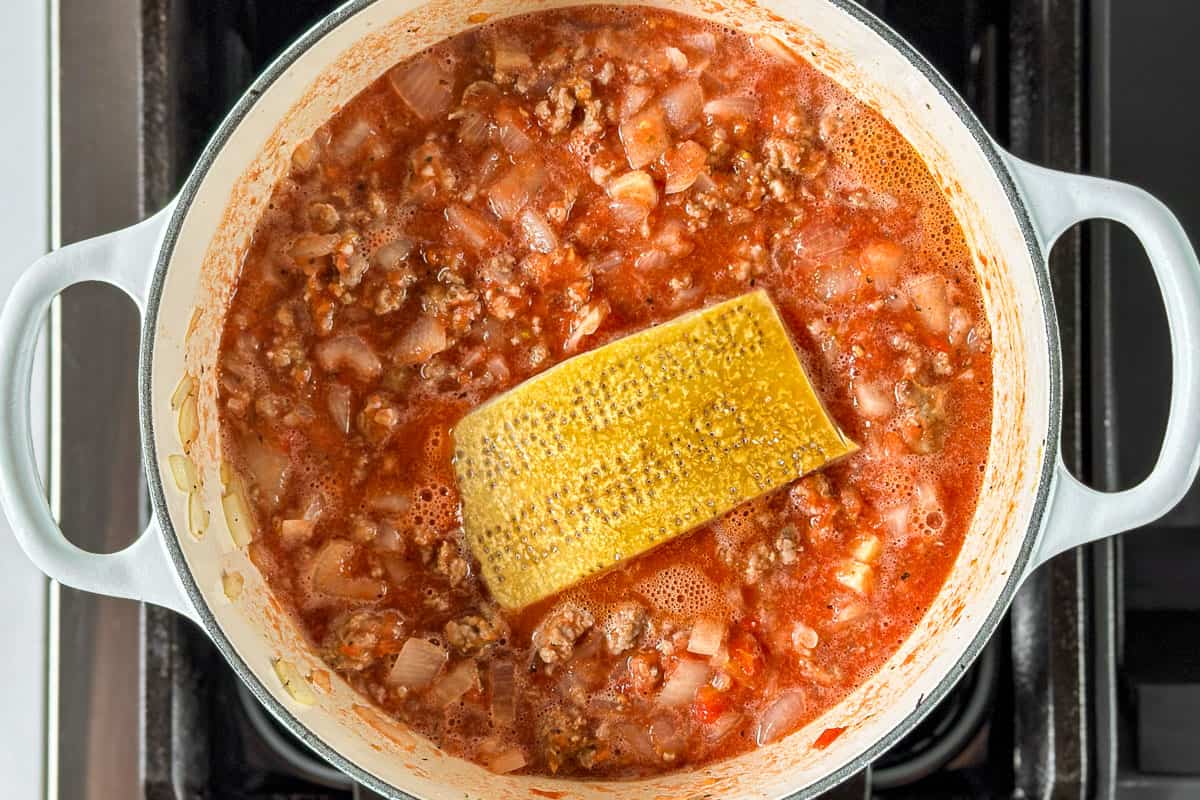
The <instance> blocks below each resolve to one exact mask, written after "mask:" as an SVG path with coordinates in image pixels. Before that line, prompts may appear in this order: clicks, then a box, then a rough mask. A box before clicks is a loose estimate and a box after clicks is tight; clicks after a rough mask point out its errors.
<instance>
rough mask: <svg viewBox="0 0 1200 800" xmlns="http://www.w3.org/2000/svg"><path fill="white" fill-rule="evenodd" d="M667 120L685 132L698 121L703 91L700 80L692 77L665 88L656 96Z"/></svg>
mask: <svg viewBox="0 0 1200 800" xmlns="http://www.w3.org/2000/svg"><path fill="white" fill-rule="evenodd" d="M658 104H659V105H660V106H662V110H663V113H664V114H665V115H666V117H667V122H669V123H670V124H671V127H672V128H674V129H675V130H677V131H681V132H687V131H689V130H691V129H692V127H694V126H695V125H696V123H697V122H699V121H700V112H701V110H702V109H703V108H704V91H703V90H702V89H701V88H700V82H699V81H697V80H696V79H694V78H692V79H689V80H685V81H680V82H679V83H677V84H675V85H674V86H672V87H671V88H670V89H667V90H666V91H665V92H663V93H662V94H661V95H659V97H658Z"/></svg>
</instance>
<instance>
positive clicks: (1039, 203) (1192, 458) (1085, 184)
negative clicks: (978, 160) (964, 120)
mask: <svg viewBox="0 0 1200 800" xmlns="http://www.w3.org/2000/svg"><path fill="white" fill-rule="evenodd" d="M1006 156H1007V161H1008V166H1009V169H1010V171H1011V172H1012V174H1013V177H1014V178H1015V179H1016V182H1017V184H1018V185H1019V186H1020V188H1021V193H1022V194H1023V195H1024V197H1025V200H1026V201H1027V203H1028V206H1029V210H1030V213H1031V214H1032V215H1033V221H1034V225H1035V227H1036V228H1037V233H1038V237H1039V239H1040V240H1041V243H1042V251H1043V252H1045V253H1049V252H1050V246H1051V245H1052V244H1053V243H1054V241H1055V240H1056V239H1057V238H1058V237H1059V236H1060V235H1062V233H1063V232H1064V231H1066V230H1067V229H1068V228H1070V227H1071V226H1072V225H1074V224H1075V223H1077V222H1082V221H1083V220H1087V219H1094V218H1098V219H1110V220H1114V221H1116V222H1120V223H1121V224H1123V225H1125V226H1126V227H1128V228H1129V229H1130V230H1131V231H1133V233H1134V234H1135V235H1136V236H1137V237H1138V239H1139V240H1140V241H1141V243H1142V247H1144V248H1145V250H1146V255H1147V256H1149V258H1150V264H1151V266H1153V268H1154V275H1155V277H1156V278H1157V279H1158V286H1159V290H1160V291H1161V292H1162V297H1163V304H1164V305H1165V306H1166V309H1167V322H1168V325H1169V327H1170V331H1171V372H1172V375H1171V405H1170V412H1169V416H1168V417H1167V430H1166V434H1165V435H1164V436H1163V443H1162V449H1161V450H1160V451H1159V454H1158V461H1157V463H1155V465H1154V470H1153V471H1152V472H1151V473H1150V475H1149V476H1147V478H1146V479H1145V480H1144V481H1142V482H1141V483H1139V484H1138V485H1137V486H1134V487H1133V488H1131V489H1126V490H1124V491H1120V492H1099V491H1096V490H1095V489H1091V488H1089V487H1087V486H1084V485H1083V484H1082V483H1080V482H1079V481H1078V480H1076V479H1075V478H1074V477H1073V476H1072V475H1071V473H1070V472H1069V471H1068V470H1067V468H1066V466H1065V465H1064V464H1063V462H1062V456H1061V455H1060V456H1059V459H1058V464H1057V465H1056V470H1055V471H1056V476H1055V481H1054V489H1053V493H1052V495H1051V500H1050V507H1049V513H1048V515H1047V521H1046V526H1045V532H1044V534H1043V535H1042V539H1041V542H1040V544H1039V546H1038V550H1037V552H1036V553H1035V554H1034V558H1033V559H1032V561H1031V564H1032V565H1033V566H1036V565H1038V564H1041V563H1043V562H1045V561H1046V560H1047V559H1049V558H1051V557H1052V556H1055V555H1057V554H1058V553H1061V552H1063V551H1064V550H1067V549H1069V548H1072V547H1075V546H1077V545H1081V544H1086V543H1087V542H1091V541H1095V540H1097V539H1102V538H1104V537H1105V536H1110V535H1112V534H1114V533H1120V532H1122V531H1127V530H1130V529H1132V528H1137V527H1140V526H1142V525H1145V524H1147V523H1149V522H1153V521H1154V520H1156V519H1158V518H1159V517H1161V516H1162V515H1163V514H1165V513H1167V512H1168V511H1170V510H1171V509H1172V508H1174V506H1175V504H1176V503H1178V502H1179V501H1180V500H1181V499H1182V498H1183V496H1184V494H1185V493H1186V492H1187V490H1188V488H1189V487H1190V486H1191V485H1192V481H1193V480H1195V478H1196V471H1197V468H1200V263H1198V262H1197V260H1196V251H1195V250H1194V249H1193V248H1192V245H1191V243H1190V242H1189V241H1188V237H1187V233H1185V232H1184V230H1183V226H1182V225H1180V224H1179V220H1178V219H1176V218H1175V215H1174V214H1173V213H1171V210H1170V209H1168V208H1167V207H1166V206H1165V205H1163V204H1162V203H1161V202H1160V201H1159V200H1157V199H1156V198H1154V197H1153V196H1151V195H1150V194H1148V193H1147V192H1145V191H1143V190H1142V189H1139V188H1137V187H1135V186H1130V185H1129V184H1125V183H1119V182H1117V181H1112V180H1107V179H1104V178H1094V177H1089V176H1086V175H1072V174H1070V173H1066V172H1058V171H1056V170H1051V169H1046V168H1045V167H1039V166H1036V165H1034V164H1030V163H1028V162H1026V161H1022V160H1020V159H1018V158H1016V157H1015V156H1012V155H1008V154H1006ZM1031 568H1032V567H1031Z"/></svg>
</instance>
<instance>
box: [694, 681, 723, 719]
mask: <svg viewBox="0 0 1200 800" xmlns="http://www.w3.org/2000/svg"><path fill="white" fill-rule="evenodd" d="M728 710H729V695H728V694H727V693H725V692H719V691H717V690H716V689H714V688H713V687H711V686H701V687H700V688H699V689H697V690H696V699H695V700H694V701H692V716H693V717H695V718H696V720H697V721H698V722H702V723H704V724H705V725H709V724H712V723H714V722H716V721H717V720H718V719H719V718H720V717H721V715H722V714H724V713H725V712H726V711H728Z"/></svg>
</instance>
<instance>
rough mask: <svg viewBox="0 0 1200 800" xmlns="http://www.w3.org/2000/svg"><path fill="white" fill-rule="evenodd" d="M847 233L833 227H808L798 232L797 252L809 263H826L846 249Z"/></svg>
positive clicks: (842, 229) (820, 225)
mask: <svg viewBox="0 0 1200 800" xmlns="http://www.w3.org/2000/svg"><path fill="white" fill-rule="evenodd" d="M849 238H850V235H849V233H848V232H847V231H846V230H845V229H844V228H841V227H837V226H835V225H823V224H816V225H809V226H808V227H806V228H805V229H804V230H802V231H801V232H800V240H799V242H798V243H797V247H796V249H797V252H798V253H799V255H800V256H801V257H803V258H804V259H805V260H806V261H808V262H810V263H822V264H823V263H827V262H828V261H830V260H831V259H833V257H834V256H837V255H839V254H841V253H842V251H844V250H845V249H846V245H847V243H848V242H849Z"/></svg>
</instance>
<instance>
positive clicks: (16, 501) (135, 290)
mask: <svg viewBox="0 0 1200 800" xmlns="http://www.w3.org/2000/svg"><path fill="white" fill-rule="evenodd" d="M171 210H172V207H171V206H168V207H167V208H166V209H164V210H162V211H160V212H159V213H157V214H155V215H154V216H153V217H150V218H149V219H147V220H145V221H144V222H141V223H138V224H137V225H134V226H132V227H130V228H126V229H125V230H122V231H117V232H116V233H110V234H107V235H105V236H98V237H96V238H95V239H88V240H86V241H83V242H79V243H77V244H72V245H68V246H67V247H64V248H62V249H60V250H56V251H54V252H52V253H48V254H46V255H44V256H42V257H41V258H40V259H38V260H37V261H36V262H34V264H33V265H32V266H31V267H30V268H29V269H27V270H25V272H24V273H23V274H22V275H21V277H20V278H19V279H18V280H17V283H16V285H15V286H14V287H13V290H12V293H11V294H9V296H8V299H7V300H6V301H5V303H4V309H3V311H0V401H2V402H3V409H4V410H5V419H4V421H3V424H2V425H0V502H2V503H3V505H4V512H5V513H6V514H7V515H8V520H9V523H10V524H11V525H12V529H13V533H14V534H15V536H16V538H17V543H18V544H20V546H21V549H22V550H24V551H25V555H27V556H28V557H29V560H30V561H32V562H33V563H34V565H35V566H37V568H38V569H40V570H41V571H42V572H44V573H46V575H48V576H49V577H51V578H53V579H54V580H56V581H58V582H59V583H63V584H65V585H67V586H72V587H74V588H76V589H82V590H84V591H88V592H95V593H97V594H105V595H111V596H113V597H126V598H129V599H131V600H143V601H145V602H148V603H155V604H157V605H160V606H166V607H167V608H170V609H173V610H175V611H177V612H179V613H180V614H183V615H184V616H186V617H189V618H191V619H193V620H195V619H196V618H197V617H196V612H195V610H194V609H193V608H192V604H191V602H190V601H189V600H188V598H187V595H186V594H185V593H184V591H183V587H182V586H181V585H180V583H179V579H178V577H177V575H176V572H175V567H174V565H173V564H172V563H171V559H170V556H169V555H168V554H167V551H166V547H165V546H164V544H163V541H162V533H161V531H160V530H159V527H158V523H157V522H154V521H152V522H151V523H150V524H149V525H148V526H147V527H146V530H144V531H143V532H142V534H141V535H140V536H139V537H138V538H137V539H136V540H135V541H134V542H133V543H132V544H130V545H129V546H128V547H126V548H125V549H124V550H121V551H120V552H117V553H107V554H100V553H89V552H88V551H86V550H82V549H80V548H78V547H76V546H75V545H73V544H71V543H70V542H69V541H67V539H66V537H64V536H63V533H62V531H61V530H60V529H59V527H58V524H57V523H56V522H55V521H54V517H53V516H52V515H51V513H50V508H49V505H48V504H47V502H46V493H45V491H44V490H43V488H42V485H41V481H40V479H39V477H38V469H37V464H36V462H35V461H34V456H33V437H32V433H31V427H30V422H29V382H30V379H31V377H32V370H33V355H34V347H35V345H36V344H37V337H38V334H39V332H40V331H41V330H42V328H43V327H44V324H45V319H46V312H47V310H48V309H49V307H50V302H51V300H53V299H54V297H55V296H56V295H58V293H59V292H61V291H63V290H64V289H66V288H67V287H68V286H71V285H73V284H76V283H82V282H83V281H93V280H95V281H104V282H105V283H110V284H112V285H113V286H116V287H118V288H119V289H121V290H122V291H123V292H125V294H127V295H129V296H130V297H131V298H132V299H133V301H134V302H135V303H137V306H138V310H139V311H142V310H144V309H145V305H146V279H147V275H148V274H149V273H150V268H151V267H152V265H153V260H154V255H155V252H156V251H157V248H158V242H159V240H160V238H161V234H162V231H163V228H164V227H165V225H166V223H167V220H168V219H169V218H170V214H171Z"/></svg>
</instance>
